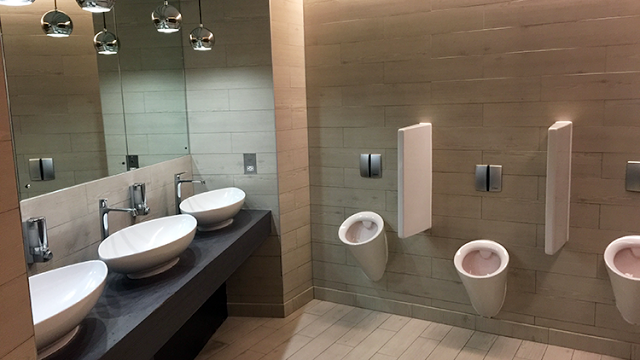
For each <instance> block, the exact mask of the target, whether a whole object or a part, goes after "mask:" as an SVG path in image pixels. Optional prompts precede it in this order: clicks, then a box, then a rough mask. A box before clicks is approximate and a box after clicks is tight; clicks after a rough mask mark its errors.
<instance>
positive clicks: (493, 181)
mask: <svg viewBox="0 0 640 360" xmlns="http://www.w3.org/2000/svg"><path fill="white" fill-rule="evenodd" d="M475 182H476V191H490V192H500V191H502V165H476V181H475Z"/></svg>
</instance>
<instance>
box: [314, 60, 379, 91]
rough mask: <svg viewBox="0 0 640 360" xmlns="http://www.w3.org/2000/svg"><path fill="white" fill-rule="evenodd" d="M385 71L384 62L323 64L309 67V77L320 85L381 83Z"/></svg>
mask: <svg viewBox="0 0 640 360" xmlns="http://www.w3.org/2000/svg"><path fill="white" fill-rule="evenodd" d="M383 71H384V70H383V67H382V64H353V65H350V64H345V65H339V66H322V67H312V68H309V69H308V70H307V78H308V79H309V81H310V82H313V83H316V84H318V85H320V86H345V85H363V84H379V83H381V82H382V79H383Z"/></svg>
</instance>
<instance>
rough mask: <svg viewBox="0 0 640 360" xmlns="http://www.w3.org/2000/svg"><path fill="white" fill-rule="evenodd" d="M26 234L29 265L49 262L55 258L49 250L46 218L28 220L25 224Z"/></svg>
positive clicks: (26, 252)
mask: <svg viewBox="0 0 640 360" xmlns="http://www.w3.org/2000/svg"><path fill="white" fill-rule="evenodd" d="M24 233H25V248H26V250H27V251H25V255H26V257H27V263H28V264H33V263H34V262H47V261H49V260H51V259H52V258H53V253H52V252H51V250H49V239H48V237H47V219H45V218H44V216H43V217H36V218H30V219H28V220H27V221H26V222H25V223H24Z"/></svg>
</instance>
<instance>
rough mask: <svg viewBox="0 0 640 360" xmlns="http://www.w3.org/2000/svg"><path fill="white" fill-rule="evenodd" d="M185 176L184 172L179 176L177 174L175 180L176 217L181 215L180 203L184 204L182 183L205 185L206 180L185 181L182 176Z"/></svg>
mask: <svg viewBox="0 0 640 360" xmlns="http://www.w3.org/2000/svg"><path fill="white" fill-rule="evenodd" d="M182 175H184V172H181V173H179V174H175V175H174V178H173V183H174V185H175V189H176V215H178V214H180V203H181V202H182V187H181V186H180V184H182V183H195V184H203V185H204V184H205V181H204V180H183V179H181V178H180V176H182Z"/></svg>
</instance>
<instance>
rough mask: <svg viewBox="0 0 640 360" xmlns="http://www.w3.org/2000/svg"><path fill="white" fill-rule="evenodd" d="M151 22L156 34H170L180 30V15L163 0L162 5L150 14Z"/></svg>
mask: <svg viewBox="0 0 640 360" xmlns="http://www.w3.org/2000/svg"><path fill="white" fill-rule="evenodd" d="M151 21H153V25H155V27H156V30H158V32H161V33H172V32H176V31H179V30H180V26H181V25H182V15H181V14H180V11H178V9H176V8H175V7H173V6H171V5H169V2H168V1H166V0H165V2H164V4H163V5H160V6H158V7H157V8H156V9H155V10H154V11H153V12H152V13H151Z"/></svg>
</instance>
